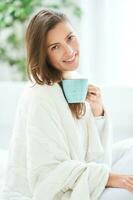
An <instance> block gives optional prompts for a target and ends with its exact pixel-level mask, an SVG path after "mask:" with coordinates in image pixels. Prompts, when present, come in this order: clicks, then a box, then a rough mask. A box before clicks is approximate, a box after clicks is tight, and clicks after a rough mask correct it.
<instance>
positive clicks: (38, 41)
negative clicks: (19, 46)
mask: <svg viewBox="0 0 133 200" xmlns="http://www.w3.org/2000/svg"><path fill="white" fill-rule="evenodd" d="M65 21H68V22H70V21H69V19H68V18H67V16H66V15H65V14H64V13H61V12H57V11H53V10H48V9H44V10H41V11H40V12H38V13H37V14H36V15H35V16H34V17H33V18H32V19H31V21H30V23H29V25H28V27H27V31H26V48H27V63H28V65H27V66H28V67H27V73H28V77H29V79H30V80H31V81H33V80H34V81H35V83H37V84H40V85H43V84H47V85H51V86H52V85H53V84H54V83H60V82H61V80H62V79H63V75H62V72H61V71H59V70H58V69H56V68H55V67H54V66H52V65H51V64H50V62H49V61H48V57H47V50H46V36H47V33H48V31H50V30H51V29H53V28H54V27H55V26H56V25H57V24H58V23H60V22H65ZM68 105H69V108H70V110H71V112H72V115H73V116H74V117H76V118H77V119H80V118H81V117H82V116H84V114H85V112H86V106H85V103H68Z"/></svg>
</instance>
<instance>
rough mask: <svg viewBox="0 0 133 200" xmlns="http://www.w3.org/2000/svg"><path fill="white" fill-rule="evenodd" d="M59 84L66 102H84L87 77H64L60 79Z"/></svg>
mask: <svg viewBox="0 0 133 200" xmlns="http://www.w3.org/2000/svg"><path fill="white" fill-rule="evenodd" d="M61 85H62V89H63V92H64V95H65V97H66V100H67V102H68V103H83V102H85V99H86V95H87V91H88V79H86V78H77V79H65V80H62V81H61Z"/></svg>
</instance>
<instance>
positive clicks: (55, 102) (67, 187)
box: [2, 10, 133, 200]
mask: <svg viewBox="0 0 133 200" xmlns="http://www.w3.org/2000/svg"><path fill="white" fill-rule="evenodd" d="M26 44H27V58H28V74H29V78H30V79H31V80H32V81H33V82H34V83H35V84H34V86H33V87H27V88H26V89H25V91H24V93H23V94H22V97H21V99H20V102H19V107H18V112H17V116H16V122H15V126H14V130H13V136H12V140H11V144H10V150H9V160H8V168H7V178H6V181H5V186H4V189H3V197H2V198H3V199H10V200H31V199H32V200H44V199H46V200H81V199H83V200H97V199H101V200H103V199H106V200H107V199H108V200H109V199H111V198H112V199H116V197H118V196H117V195H118V192H117V191H118V190H119V189H118V188H121V189H123V190H121V191H123V195H122V197H123V196H124V195H125V196H124V199H128V200H129V199H131V198H132V193H131V192H132V191H133V176H132V175H126V174H124V175H123V172H122V173H118V174H117V173H116V171H115V170H116V169H118V168H119V166H121V164H120V165H118V166H117V167H116V168H113V170H114V172H112V163H111V160H112V158H111V157H112V151H111V149H112V148H111V131H110V125H109V120H108V115H107V113H106V109H104V108H103V103H102V98H101V92H100V90H99V88H97V87H95V86H93V85H90V86H89V87H88V93H87V96H86V101H85V102H84V103H76V104H70V103H67V101H66V99H65V97H64V95H63V91H62V88H61V86H60V84H59V83H60V81H61V80H63V79H66V78H68V77H69V78H70V75H71V78H73V76H72V73H71V72H74V71H76V69H77V68H78V66H79V56H80V48H79V42H78V37H77V35H76V33H75V31H74V29H73V27H72V25H71V23H70V21H69V20H68V18H67V17H66V16H65V15H64V14H63V13H58V12H55V11H52V10H42V11H40V12H39V13H37V14H36V15H35V16H34V17H33V18H32V20H31V21H30V23H29V26H28V28H27V32H26ZM132 144H133V143H132ZM132 144H131V145H130V146H132ZM127 149H128V148H127ZM130 149H131V148H130ZM124 152H125V150H124V151H123V154H124ZM126 152H128V150H126ZM120 156H121V157H122V154H121V155H120V154H119V158H120ZM117 160H118V158H117V159H116V161H114V165H115V164H116V163H117ZM128 161H130V159H128ZM132 167H133V166H132ZM130 168H131V165H130ZM118 171H119V170H118ZM125 173H126V172H125ZM131 173H132V172H131ZM109 187H111V188H112V189H111V192H110V191H109V192H108V189H107V188H109ZM105 188H106V189H105ZM113 188H116V191H115V193H113ZM110 193H111V194H112V195H113V197H112V195H111V196H110ZM110 197H111V198H110ZM121 199H122V198H121Z"/></svg>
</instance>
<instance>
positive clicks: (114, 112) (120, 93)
mask: <svg viewBox="0 0 133 200" xmlns="http://www.w3.org/2000/svg"><path fill="white" fill-rule="evenodd" d="M26 84H27V83H26V82H0V149H1V148H2V149H7V148H8V145H9V140H10V137H11V134H12V127H13V124H14V117H15V113H16V107H17V102H18V99H19V97H20V94H21V92H22V90H23V88H24V87H25V85H26ZM101 90H102V93H103V101H104V104H105V105H106V107H108V110H109V113H110V116H111V119H112V126H113V135H114V142H116V141H118V140H121V139H124V138H127V137H132V136H133V88H131V87H130V88H129V87H128V88H120V87H119V88H118V87H114V88H113V87H112V88H111V87H104V88H101Z"/></svg>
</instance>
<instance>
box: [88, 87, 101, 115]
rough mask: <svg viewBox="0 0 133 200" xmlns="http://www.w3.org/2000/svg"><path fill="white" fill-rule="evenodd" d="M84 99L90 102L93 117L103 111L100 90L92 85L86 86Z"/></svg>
mask: <svg viewBox="0 0 133 200" xmlns="http://www.w3.org/2000/svg"><path fill="white" fill-rule="evenodd" d="M86 101H88V102H89V103H90V106H91V110H92V113H93V115H94V116H95V117H97V116H101V115H103V113H104V110H103V103H102V97H101V91H100V89H99V88H98V87H96V86H94V85H89V86H88V92H87V96H86Z"/></svg>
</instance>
